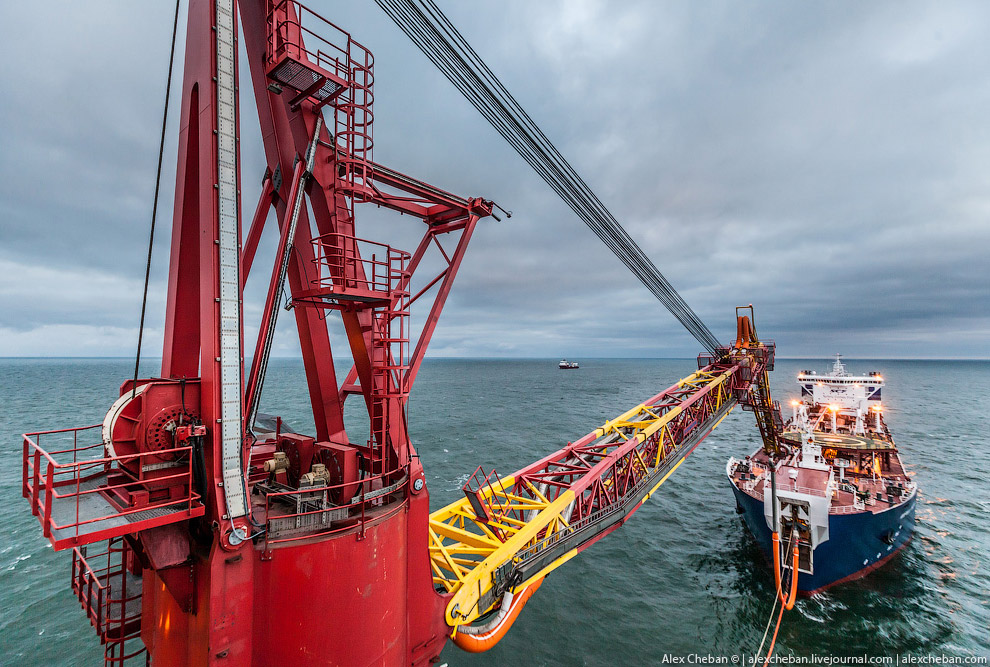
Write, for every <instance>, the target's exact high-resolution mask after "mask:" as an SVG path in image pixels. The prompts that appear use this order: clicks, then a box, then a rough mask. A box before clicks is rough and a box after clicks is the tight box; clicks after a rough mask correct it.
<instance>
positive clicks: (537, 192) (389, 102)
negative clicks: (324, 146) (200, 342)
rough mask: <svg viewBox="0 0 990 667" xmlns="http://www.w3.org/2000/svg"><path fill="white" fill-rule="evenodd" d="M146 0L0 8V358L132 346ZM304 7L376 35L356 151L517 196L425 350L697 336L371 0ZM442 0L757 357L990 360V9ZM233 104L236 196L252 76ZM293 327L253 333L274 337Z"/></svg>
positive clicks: (280, 348) (544, 353) (153, 139)
mask: <svg viewBox="0 0 990 667" xmlns="http://www.w3.org/2000/svg"><path fill="white" fill-rule="evenodd" d="M170 4H171V3H168V2H155V3H140V7H141V9H140V11H136V10H135V7H137V6H139V5H137V4H135V3H133V2H125V1H123V0H120V1H118V2H106V1H101V2H95V1H94V2H85V3H78V2H49V3H37V4H36V3H13V2H5V3H3V4H2V7H0V24H2V25H3V26H4V28H5V30H4V39H3V40H2V43H0V90H2V91H3V92H2V93H0V145H2V150H0V356H24V355H27V356H48V355H55V356H59V355H86V356H90V355H94V356H102V355H106V356H129V355H132V354H133V352H134V347H135V342H136V338H137V323H138V318H139V308H140V300H141V285H142V281H143V277H144V263H145V253H146V247H147V246H146V244H147V233H148V226H149V220H150V211H151V199H152V193H153V190H154V175H155V173H154V170H155V161H156V158H157V150H158V132H159V124H160V118H161V103H162V97H163V94H164V78H165V72H166V67H167V62H168V60H167V59H168V41H169V37H170V29H171V7H170V6H169V5H170ZM310 4H311V5H312V6H313V7H314V8H316V9H318V10H319V11H321V12H322V13H323V14H324V15H326V16H328V17H330V18H332V19H333V20H335V21H336V22H337V23H339V24H340V25H341V26H342V27H344V28H345V29H348V30H349V31H350V32H351V33H352V34H353V35H354V36H355V38H356V39H358V40H359V41H361V42H362V43H364V44H365V45H367V46H368V47H369V48H370V49H371V50H372V51H373V52H374V53H375V56H376V91H375V159H376V160H377V161H379V162H383V163H385V164H389V165H392V166H394V167H395V168H398V169H400V170H402V171H405V172H406V173H410V174H413V175H415V176H417V177H420V178H422V179H424V180H427V181H430V182H432V183H435V184H437V185H439V186H441V187H444V188H446V189H449V190H451V191H454V192H457V193H461V194H465V195H481V196H485V197H488V198H492V199H494V200H496V201H497V202H498V203H500V204H501V205H502V206H504V207H505V208H507V209H511V210H512V211H513V212H514V216H513V217H512V219H511V220H506V221H503V222H501V223H499V222H495V221H485V222H484V223H483V224H482V226H481V227H480V228H479V231H478V232H477V233H476V235H475V238H474V240H473V242H472V246H471V248H470V250H469V252H468V255H467V258H466V260H465V265H464V267H463V268H462V270H461V274H460V276H459V279H458V282H457V283H456V284H455V287H454V292H453V294H452V296H451V298H450V300H449V301H448V305H447V309H446V311H445V313H444V317H443V319H442V320H441V323H440V327H439V329H438V331H437V334H436V337H435V339H434V343H433V346H432V348H431V351H432V353H433V354H434V355H438V356H465V355H479V356H541V357H559V356H567V357H577V358H581V357H589V356H693V355H694V354H696V353H697V351H698V345H697V343H695V341H694V339H692V338H691V337H690V336H689V335H688V334H687V333H686V332H685V331H683V330H682V329H681V328H680V325H678V324H677V323H676V321H675V320H674V319H673V317H672V316H671V315H670V314H668V313H667V312H666V311H665V310H663V308H662V307H661V306H660V304H659V303H658V302H657V301H656V300H655V299H654V298H653V297H652V295H650V293H649V292H648V291H647V290H646V289H645V288H644V287H642V286H641V285H640V284H639V283H638V282H637V281H636V279H635V278H634V277H633V276H632V275H631V274H630V273H629V272H628V271H627V270H626V269H625V268H624V267H623V266H622V265H621V264H620V263H619V261H618V260H617V259H615V257H613V256H612V255H611V254H610V252H609V251H608V250H607V249H606V248H605V247H604V246H603V245H602V244H601V243H600V242H599V241H598V239H597V238H596V237H595V236H594V235H593V234H592V233H591V232H590V231H589V230H588V229H587V228H585V227H584V225H583V224H582V223H581V222H580V221H579V220H578V219H577V218H576V217H575V216H574V215H573V214H572V212H571V211H570V209H568V208H567V207H566V206H565V205H564V204H563V203H562V202H561V201H560V200H558V199H557V198H556V196H555V195H554V194H553V193H552V192H551V191H550V190H549V188H548V187H547V186H545V185H544V183H543V182H542V181H541V180H540V179H539V178H538V177H537V176H536V175H535V174H534V173H533V172H532V171H531V170H530V169H529V168H528V167H527V166H526V165H525V163H524V162H523V161H522V160H521V159H520V158H519V157H518V156H517V155H516V154H515V153H514V152H513V151H512V150H511V149H510V148H509V147H508V146H507V145H506V144H505V143H504V142H503V141H502V139H501V138H500V137H499V135H498V134H497V133H496V132H495V131H494V130H493V129H492V128H491V127H490V126H488V125H487V124H486V123H485V121H484V120H483V119H482V118H481V116H480V115H479V114H478V113H477V112H476V111H475V110H474V108H473V107H471V106H470V105H469V104H468V103H467V102H466V101H465V100H464V99H463V98H461V97H460V96H459V94H458V93H457V92H456V91H455V90H454V89H453V87H452V86H451V85H450V84H449V83H448V82H447V81H446V79H444V78H443V77H442V76H441V75H440V74H439V73H438V72H437V71H436V70H435V69H434V68H433V66H432V65H431V64H430V63H429V61H427V59H426V58H425V56H423V55H422V54H421V53H420V52H419V51H418V50H417V49H416V48H415V47H414V46H413V45H412V43H411V42H409V41H408V40H407V39H406V37H405V36H404V35H403V34H402V33H401V32H400V31H399V29H398V28H397V27H396V26H395V25H394V24H392V23H391V22H390V21H389V19H388V18H387V17H386V16H385V15H384V14H383V13H382V12H381V10H379V9H378V8H377V6H375V5H374V3H373V2H371V0H366V1H365V2H360V3H357V2H348V3H344V2H340V1H339V0H333V1H332V0H311V2H310ZM183 5H185V3H184V2H183ZM440 5H441V7H442V8H443V9H444V10H445V11H446V12H447V13H448V15H449V16H450V18H451V19H452V20H453V21H454V23H455V24H456V25H458V26H459V27H460V29H461V31H462V32H463V33H464V35H465V36H466V37H467V39H468V40H469V41H470V42H471V43H472V44H473V45H474V46H475V48H476V50H477V51H478V52H479V53H480V54H481V56H482V57H483V58H484V59H485V60H486V61H487V62H488V64H489V66H490V67H491V68H492V69H493V70H494V71H495V72H496V73H497V74H498V75H499V76H500V77H501V78H502V80H503V82H504V83H505V84H506V86H507V87H508V88H509V90H511V91H512V92H513V94H514V95H515V96H516V98H517V99H518V100H519V101H520V102H521V103H522V105H523V106H524V107H525V108H526V109H527V110H528V111H529V113H530V115H531V116H532V117H533V118H534V119H535V120H536V122H537V123H539V124H540V126H541V127H542V128H543V130H544V131H545V132H546V134H547V135H549V136H550V138H551V139H552V140H553V141H554V142H555V143H556V144H557V146H558V148H560V150H561V152H562V153H563V154H564V155H565V156H567V157H568V159H569V160H570V161H571V163H572V164H573V165H574V166H575V168H576V169H577V170H578V172H580V173H581V174H582V175H583V176H584V179H585V180H586V181H587V182H588V183H589V184H590V185H591V187H592V188H594V189H595V191H596V192H597V193H598V195H599V197H600V198H601V199H602V200H603V201H604V202H605V203H606V204H607V205H608V206H609V207H610V209H611V210H612V212H613V213H614V214H615V216H616V217H617V218H618V219H619V220H620V222H622V224H623V225H625V226H626V228H627V229H628V230H629V232H630V233H631V234H632V236H633V237H634V238H636V239H637V240H638V241H639V242H640V244H641V246H642V247H643V249H644V250H645V251H646V252H647V254H648V255H650V256H651V257H652V258H653V259H654V261H655V263H656V264H657V265H658V266H659V267H660V269H661V270H662V271H663V272H664V273H665V275H666V276H667V277H668V278H669V279H670V280H671V282H672V283H673V284H674V285H675V286H676V287H677V288H678V289H679V290H680V292H681V293H682V295H683V296H684V298H685V299H686V300H687V301H688V303H690V304H691V305H692V306H693V308H694V309H695V310H696V312H698V314H699V315H700V316H701V317H702V318H703V319H704V320H705V321H706V322H707V323H708V325H709V327H710V328H711V329H712V330H713V331H714V332H715V333H716V335H718V336H719V337H720V338H722V339H728V338H729V337H730V336H731V334H732V329H733V326H734V324H733V307H734V306H735V305H737V304H746V303H750V302H752V303H754V304H755V305H756V309H757V323H758V325H759V331H760V333H761V334H763V335H764V336H768V337H773V338H775V339H776V340H777V342H778V346H779V353H780V354H781V355H782V356H791V357H799V356H812V357H822V356H827V355H828V354H830V353H833V352H835V351H842V352H844V353H846V354H847V355H849V356H853V357H855V356H860V357H909V358H917V357H940V358H944V357H980V358H986V357H988V356H990V353H988V346H987V343H988V342H990V262H988V260H987V253H988V248H990V224H988V219H990V70H988V67H987V64H988V63H990V4H988V3H985V2H942V3H932V2H919V3H907V2H875V3H862V2H832V3H793V2H763V3H744V2H705V3H697V2H693V1H691V0H684V1H676V2H675V1H673V0H670V1H665V2H653V1H649V2H647V1H643V2H619V1H617V0H613V1H611V2H606V1H605V0H601V1H598V0H580V1H579V0H569V1H567V2H556V1H545V2H539V3H534V2H529V1H526V0H508V1H505V0H503V1H500V2H472V3H454V2H451V1H449V0H447V1H443V2H441V3H440ZM183 18H184V17H183ZM181 37H182V35H181V33H180V39H181ZM179 53H180V56H179V57H180V59H181V53H182V52H181V49H180V52H179ZM177 72H181V62H180V63H179V66H178V67H177ZM242 76H243V77H244V78H245V80H246V74H242ZM173 103H174V104H176V105H177V103H178V99H177V98H174V99H173ZM241 104H242V109H243V110H242V119H243V120H242V147H243V154H242V179H243V193H244V194H243V201H244V208H245V210H248V211H251V210H253V207H254V201H255V200H256V199H257V195H258V191H259V189H260V180H261V175H262V173H263V171H264V168H265V165H264V162H263V159H262V150H261V144H260V137H259V134H258V131H257V127H256V125H257V123H256V117H255V116H254V111H253V99H252V97H251V93H250V86H242V98H241ZM173 108H174V107H173ZM176 117H177V116H176V115H175V114H173V115H172V116H171V121H170V122H171V123H172V126H171V128H170V142H169V143H168V144H167V146H166V151H167V152H166V169H165V173H164V176H163V185H164V187H163V191H162V199H161V201H162V207H161V208H160V211H161V213H162V215H161V216H160V218H159V220H160V222H161V223H162V224H161V226H160V228H159V229H160V232H159V237H158V244H157V246H156V252H155V262H154V267H153V273H152V278H153V280H152V285H151V297H150V301H149V329H148V336H149V338H148V340H149V341H150V342H149V343H148V347H146V348H145V349H146V350H148V351H150V352H149V353H150V354H157V353H158V350H160V345H161V336H162V327H163V313H164V292H165V277H166V273H167V264H168V248H167V239H168V232H169V229H168V228H169V224H170V220H171V202H172V188H173V182H174V162H175V131H174V127H175V126H174V121H175V119H176ZM365 221H367V223H366V224H367V226H366V227H365V228H364V229H365V230H368V232H367V233H364V232H362V231H361V230H359V232H361V233H360V235H362V236H366V235H369V234H372V233H373V234H374V235H378V234H382V233H383V234H387V235H388V237H389V238H388V239H383V240H389V239H393V238H395V239H401V240H402V241H403V242H406V239H409V242H411V234H409V233H408V232H409V228H408V227H403V229H401V230H398V231H396V230H397V228H396V225H402V226H408V225H411V224H415V223H412V222H410V221H409V219H408V218H404V219H401V220H399V221H398V222H397V221H396V219H395V218H392V219H391V220H390V221H389V223H388V224H390V225H391V226H386V223H385V222H383V221H382V220H380V219H378V218H376V216H375V214H374V213H372V212H368V213H366V212H364V211H363V210H362V209H359V220H358V224H359V225H361V224H362V223H363V222H365ZM379 238H381V237H379ZM265 241H266V243H265V244H264V247H263V250H262V254H261V256H262V257H263V258H268V257H270V256H271V254H272V252H273V247H274V238H273V234H271V233H269V234H268V235H267V237H266V239H265ZM266 253H267V254H266ZM267 261H269V260H268V259H261V260H259V262H267ZM256 266H260V264H258V265H256ZM266 270H267V269H266ZM260 273H261V272H260V271H259V274H260ZM257 276H258V274H255V277H254V279H253V281H252V282H251V283H250V284H249V290H248V294H247V295H246V299H247V301H248V303H247V306H246V310H247V313H246V317H247V320H246V321H247V329H248V333H249V334H250V333H251V332H253V331H254V329H253V321H254V320H255V319H257V316H258V312H259V304H258V301H259V300H260V298H261V288H262V286H261V283H262V282H263V280H262V279H261V278H258V277H257ZM416 315H417V313H416V312H415V311H414V317H415V316H416ZM283 320H284V322H282V324H287V325H291V321H290V320H291V318H283ZM420 321H421V320H420ZM293 338H294V335H293V328H292V327H291V326H288V327H285V326H280V336H279V339H278V341H277V350H276V353H277V354H282V355H292V354H293V352H294V350H295V343H294V340H293Z"/></svg>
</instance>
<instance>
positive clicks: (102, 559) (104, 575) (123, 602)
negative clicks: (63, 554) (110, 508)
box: [71, 537, 146, 665]
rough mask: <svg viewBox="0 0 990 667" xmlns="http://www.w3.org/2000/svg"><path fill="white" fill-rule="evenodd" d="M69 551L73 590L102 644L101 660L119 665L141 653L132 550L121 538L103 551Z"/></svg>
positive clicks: (138, 598) (137, 587)
mask: <svg viewBox="0 0 990 667" xmlns="http://www.w3.org/2000/svg"><path fill="white" fill-rule="evenodd" d="M86 549H87V548H86V547H76V548H74V549H73V550H72V582H71V584H72V591H73V592H74V593H75V594H76V597H77V598H78V600H79V603H80V605H81V606H82V608H83V611H85V612H86V616H87V617H88V618H89V621H90V623H91V624H92V625H93V628H94V629H95V630H96V634H97V636H98V637H99V638H100V642H101V643H103V644H104V663H105V664H106V665H122V664H125V663H127V661H128V660H131V659H134V658H137V657H138V656H140V655H142V654H144V653H145V652H146V649H145V647H144V644H143V643H142V642H141V640H140V631H141V594H142V590H141V580H140V575H131V574H130V573H129V571H128V566H129V560H130V559H131V558H133V555H132V552H131V550H130V548H129V547H128V545H127V543H126V542H125V541H124V540H123V538H119V537H118V538H114V539H111V540H108V541H107V542H106V544H104V545H103V547H102V550H100V551H98V552H96V553H92V552H90V553H87V550H86Z"/></svg>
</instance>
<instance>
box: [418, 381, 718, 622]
mask: <svg viewBox="0 0 990 667" xmlns="http://www.w3.org/2000/svg"><path fill="white" fill-rule="evenodd" d="M732 373H733V371H731V370H730V371H726V372H722V373H716V372H708V371H698V372H696V373H693V374H692V375H690V376H688V377H686V378H684V379H683V380H681V381H680V382H678V383H677V386H678V387H679V388H682V389H683V388H687V387H693V388H696V389H697V390H698V391H702V390H703V389H705V388H706V387H708V388H709V391H710V392H712V394H713V397H714V398H715V407H716V410H719V409H722V408H723V407H724V406H725V404H726V403H727V402H732V401H733V398H732V395H731V393H730V392H729V391H721V390H719V389H724V388H723V387H720V385H722V384H723V383H726V382H727V381H728V380H729V378H730V377H731V376H732ZM730 409H731V406H730ZM681 412H682V410H681V408H680V407H679V406H678V407H674V408H671V409H670V410H668V411H667V412H665V413H663V414H659V410H658V409H657V408H653V407H651V406H647V405H645V404H640V405H637V406H635V407H634V408H632V409H630V410H628V411H626V412H625V413H623V414H621V415H619V416H618V417H616V418H615V419H613V420H610V421H607V422H605V424H603V425H602V426H601V427H600V428H598V429H596V430H595V431H594V435H595V438H596V440H595V444H596V445H597V446H602V445H603V444H604V445H605V447H604V450H603V451H606V452H607V451H611V450H612V449H613V447H612V444H613V442H614V445H615V447H619V446H622V445H625V444H626V443H627V441H629V440H631V439H635V440H636V441H637V443H639V444H641V443H643V442H645V441H646V439H647V438H649V437H650V436H652V435H654V434H657V433H658V434H659V435H658V440H659V446H658V447H657V455H656V458H655V459H654V460H653V461H649V462H646V461H643V460H642V459H641V458H639V457H638V455H637V458H638V465H641V466H642V468H643V469H644V471H646V472H649V471H650V470H652V469H654V468H656V467H657V466H658V465H660V463H661V462H664V463H665V462H667V458H666V456H667V454H668V453H669V452H671V451H673V449H676V447H677V446H678V445H679V444H680V443H677V442H675V441H674V439H673V435H672V434H671V433H670V432H669V430H668V427H669V425H670V422H671V421H672V420H673V419H674V418H675V417H676V416H677V415H679V414H680V413H681ZM723 418H724V416H723ZM718 423H721V419H719V422H718ZM718 423H716V426H717V425H718ZM603 439H604V440H605V442H604V443H603V442H602V440H603ZM672 448H673V449H672ZM684 458H686V455H685V456H682V457H681V459H680V460H679V461H678V462H677V463H676V464H675V465H674V467H673V468H671V469H670V470H669V471H668V472H667V473H666V474H665V475H664V476H663V478H661V479H660V481H659V482H657V484H656V485H655V486H653V487H652V488H651V489H650V490H649V491H648V492H646V493H645V494H644V496H643V501H644V502H645V500H647V499H649V497H650V496H651V495H652V494H653V493H654V492H656V490H657V489H658V488H659V487H660V485H661V484H663V483H664V482H665V481H666V480H667V478H668V477H670V475H671V474H673V472H674V470H676V469H677V468H678V467H679V466H680V464H681V463H683V461H684ZM514 482H515V478H514V477H506V478H504V479H502V480H501V481H500V482H494V483H493V484H492V485H491V486H488V485H486V486H485V487H483V489H482V492H481V493H482V495H483V497H484V499H485V501H486V502H487V503H488V505H489V507H491V508H492V510H493V511H494V514H495V517H494V518H493V520H491V521H488V522H486V521H484V520H483V519H480V518H479V517H478V516H476V514H475V512H474V509H473V507H472V505H471V503H470V502H469V501H468V500H467V498H464V499H462V500H458V501H456V502H453V503H451V504H449V505H447V506H446V507H444V508H442V509H439V510H437V511H436V512H433V513H432V514H431V515H430V522H429V552H430V565H431V568H432V570H433V582H434V585H435V586H436V587H437V589H438V590H443V591H446V592H448V593H451V594H453V597H452V598H451V600H450V602H449V603H448V605H447V610H446V620H447V624H448V625H450V626H451V627H452V628H456V627H457V626H458V625H461V624H465V623H471V622H472V621H474V620H475V619H477V618H478V617H479V616H482V615H483V614H485V613H487V612H488V611H490V610H491V608H492V606H493V605H494V603H495V602H497V601H496V600H489V601H488V604H487V607H486V608H481V607H482V599H483V598H484V597H485V594H486V593H488V592H489V591H490V590H491V589H492V587H493V585H494V577H493V574H494V573H495V571H496V570H497V569H498V568H499V567H501V566H503V565H505V564H506V563H509V562H510V561H512V560H514V559H516V558H517V557H518V556H519V554H521V553H522V552H523V551H524V550H525V549H526V548H527V547H529V546H531V545H533V544H534V543H535V542H537V541H538V540H546V539H547V538H550V537H551V536H552V535H553V534H555V533H557V532H558V531H560V530H564V529H565V528H566V527H567V526H568V522H567V517H566V516H565V513H566V514H567V515H569V514H570V511H571V508H572V507H573V502H574V501H575V494H574V492H573V491H571V490H569V489H568V490H564V491H563V492H561V494H560V496H559V497H557V498H556V499H555V500H553V501H552V502H551V501H549V500H548V499H547V498H546V496H545V495H544V493H541V492H540V490H539V489H538V488H536V487H535V486H534V485H533V484H531V483H529V482H527V483H526V489H525V490H526V492H528V493H529V494H530V495H529V496H522V495H519V494H518V493H514V492H513V485H514ZM513 514H515V515H517V516H518V515H520V514H521V515H522V516H524V517H526V520H520V519H519V518H517V516H513ZM544 529H545V530H544ZM576 553H577V551H576V549H572V550H570V551H568V552H567V553H564V554H562V555H561V556H559V557H557V558H556V559H555V560H554V561H552V562H551V563H550V564H549V565H548V566H546V567H545V568H543V569H542V570H541V571H540V572H539V573H537V574H536V575H534V576H533V577H530V578H529V579H528V580H527V581H524V582H520V583H519V584H518V585H516V586H515V587H514V588H513V590H514V591H515V590H521V589H523V588H525V586H526V585H528V583H529V582H531V581H533V580H535V579H536V578H539V577H543V576H546V575H547V574H548V573H549V572H551V571H552V570H554V569H556V568H557V567H559V566H561V565H563V564H564V563H565V562H566V561H568V560H570V559H571V558H573V557H574V555H575V554H576Z"/></svg>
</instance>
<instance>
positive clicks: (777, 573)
mask: <svg viewBox="0 0 990 667" xmlns="http://www.w3.org/2000/svg"><path fill="white" fill-rule="evenodd" d="M771 542H772V543H773V579H774V583H776V585H777V596H778V597H779V599H780V601H781V602H782V603H783V605H784V609H788V610H790V609H793V608H794V602H795V600H797V581H798V547H797V544H795V545H794V563H793V565H792V568H791V590H790V593H788V595H787V597H786V598H785V597H784V591H783V589H782V588H781V584H780V580H781V570H780V535H778V534H777V531H773V534H772V536H771Z"/></svg>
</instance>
